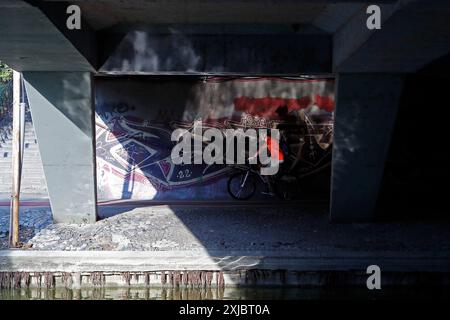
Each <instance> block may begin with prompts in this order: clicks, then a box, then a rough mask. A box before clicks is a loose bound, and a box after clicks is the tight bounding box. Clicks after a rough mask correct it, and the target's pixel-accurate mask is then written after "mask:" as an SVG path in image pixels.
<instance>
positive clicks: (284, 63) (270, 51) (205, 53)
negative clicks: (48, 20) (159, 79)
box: [99, 26, 331, 75]
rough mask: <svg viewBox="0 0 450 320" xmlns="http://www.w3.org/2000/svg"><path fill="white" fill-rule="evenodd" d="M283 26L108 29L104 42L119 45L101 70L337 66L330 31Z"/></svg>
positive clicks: (287, 71)
mask: <svg viewBox="0 0 450 320" xmlns="http://www.w3.org/2000/svg"><path fill="white" fill-rule="evenodd" d="M281 29H282V30H280V28H279V27H278V28H277V27H272V28H269V27H267V26H266V27H262V26H260V27H259V28H254V27H253V28H251V27H247V28H244V29H240V28H237V27H236V26H234V27H229V28H227V27H225V26H221V27H217V26H216V27H212V26H202V27H200V28H198V27H197V28H196V27H192V26H183V27H182V26H175V27H173V26H167V27H158V28H151V29H149V28H147V29H145V30H134V31H129V32H127V33H126V34H125V35H120V34H115V35H112V34H110V35H105V38H104V40H105V43H104V46H103V48H115V49H113V50H111V52H109V50H107V52H105V54H104V56H105V57H104V61H105V62H104V64H103V65H102V66H101V67H100V69H99V71H100V72H102V73H111V74H165V73H166V74H247V75H249V74H253V75H261V74H265V75H269V74H277V75H279V74H284V75H298V74H301V73H318V74H323V73H330V72H331V37H330V35H328V34H326V33H308V34H307V33H296V32H295V31H292V29H291V28H290V29H289V30H285V29H283V28H281ZM108 36H109V39H108ZM116 43H118V45H117V46H116Z"/></svg>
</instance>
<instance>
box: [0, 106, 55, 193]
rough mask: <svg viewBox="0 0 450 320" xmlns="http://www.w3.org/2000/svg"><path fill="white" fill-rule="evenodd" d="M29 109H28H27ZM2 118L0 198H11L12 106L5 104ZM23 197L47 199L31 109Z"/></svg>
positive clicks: (27, 131) (25, 154)
mask: <svg viewBox="0 0 450 320" xmlns="http://www.w3.org/2000/svg"><path fill="white" fill-rule="evenodd" d="M27 109H28V108H27ZM2 111H3V112H2V115H1V117H0V198H5V197H9V196H10V194H11V188H12V116H11V114H12V106H11V104H10V103H5V104H4V105H3V108H2ZM21 195H22V197H25V198H29V197H32V198H35V197H47V185H46V181H45V176H44V170H43V168H42V161H41V155H40V152H39V145H38V141H37V139H36V134H35V132H34V127H33V122H32V119H31V113H30V111H29V109H28V110H27V112H26V116H25V145H24V154H23V167H22V185H21Z"/></svg>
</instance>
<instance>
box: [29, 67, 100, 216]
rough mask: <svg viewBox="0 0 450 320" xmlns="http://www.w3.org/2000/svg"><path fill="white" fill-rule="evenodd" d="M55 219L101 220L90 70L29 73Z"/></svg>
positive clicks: (30, 97)
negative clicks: (98, 213)
mask: <svg viewBox="0 0 450 320" xmlns="http://www.w3.org/2000/svg"><path fill="white" fill-rule="evenodd" d="M23 75H24V79H25V86H26V91H27V95H28V102H29V105H30V109H31V114H32V117H33V122H34V126H35V131H36V136H37V139H38V142H39V149H40V153H41V158H42V164H43V167H44V173H45V177H46V180H47V188H48V193H49V196H50V203H51V207H52V212H53V219H54V221H55V222H68V223H92V222H95V221H96V217H97V210H96V200H97V199H96V178H95V177H96V175H95V169H96V166H95V147H94V146H95V144H94V139H95V125H94V114H95V107H94V99H93V89H92V76H91V74H90V73H89V72H24V73H23Z"/></svg>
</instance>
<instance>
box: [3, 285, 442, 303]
mask: <svg viewBox="0 0 450 320" xmlns="http://www.w3.org/2000/svg"><path fill="white" fill-rule="evenodd" d="M449 297H450V289H449V288H445V289H444V288H432V287H427V288H423V287H407V286H406V287H385V288H383V290H371V291H370V290H367V289H366V288H360V287H351V288H346V287H341V288H296V287H241V288H233V287H225V288H197V287H191V288H189V287H182V288H180V287H178V288H143V287H141V288H130V287H116V288H105V287H92V288H83V289H67V288H51V289H46V288H20V289H1V290H0V300H231V299H232V300H247V299H252V300H287V299H306V300H308V299H336V300H346V299H352V300H358V299H405V298H413V299H430V298H431V299H433V298H449Z"/></svg>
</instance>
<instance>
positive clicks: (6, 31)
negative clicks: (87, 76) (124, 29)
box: [0, 0, 96, 71]
mask: <svg viewBox="0 0 450 320" xmlns="http://www.w3.org/2000/svg"><path fill="white" fill-rule="evenodd" d="M30 2H31V3H33V5H31V4H30V3H28V2H26V1H21V0H3V1H1V2H0V12H1V13H2V18H1V19H0V59H1V60H2V61H4V62H5V63H6V64H8V65H9V66H10V67H11V68H13V69H14V70H17V71H94V60H93V59H94V58H93V57H94V56H96V53H95V48H94V47H92V45H93V44H92V43H93V39H92V33H90V32H89V30H88V26H87V25H83V27H84V28H82V30H67V31H66V32H64V33H62V32H61V30H62V29H58V28H57V27H56V26H55V24H54V23H53V22H52V20H51V19H49V18H48V16H46V14H45V13H44V12H43V11H42V9H41V8H40V7H38V6H37V5H41V4H42V1H30ZM49 6H50V7H51V8H53V9H52V10H48V14H49V15H50V16H52V17H53V20H54V21H55V22H58V24H59V27H60V28H63V26H62V21H61V20H64V27H65V18H66V17H67V14H66V13H65V8H67V6H65V5H63V4H62V3H58V4H54V5H49V4H45V7H46V8H47V7H49ZM56 7H58V10H56ZM47 9H48V8H47ZM62 9H64V11H62Z"/></svg>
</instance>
